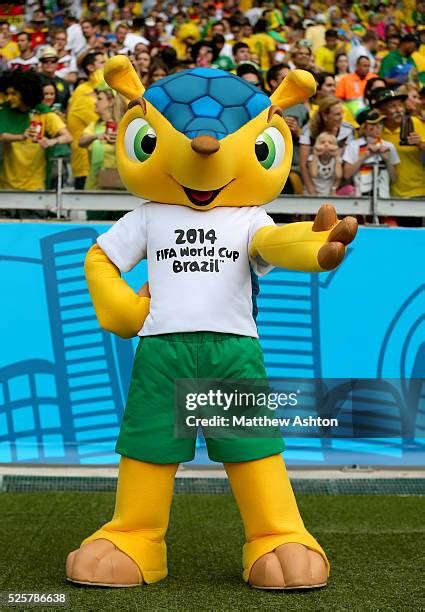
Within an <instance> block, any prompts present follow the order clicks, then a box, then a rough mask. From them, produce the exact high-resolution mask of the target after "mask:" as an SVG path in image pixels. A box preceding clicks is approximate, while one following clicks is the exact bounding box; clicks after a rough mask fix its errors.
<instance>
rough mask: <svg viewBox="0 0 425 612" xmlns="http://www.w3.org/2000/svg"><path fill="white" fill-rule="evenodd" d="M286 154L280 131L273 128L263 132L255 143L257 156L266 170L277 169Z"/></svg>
mask: <svg viewBox="0 0 425 612" xmlns="http://www.w3.org/2000/svg"><path fill="white" fill-rule="evenodd" d="M284 153H285V141H284V140H283V136H282V134H281V133H280V132H279V130H278V129H276V128H274V127H271V128H267V129H266V130H264V132H262V133H261V134H260V135H259V137H258V138H257V140H256V142H255V155H256V157H257V159H258V161H259V162H260V164H261V165H262V166H263V168H265V169H266V170H270V169H272V168H276V166H278V165H279V164H280V163H281V161H282V159H283V155H284Z"/></svg>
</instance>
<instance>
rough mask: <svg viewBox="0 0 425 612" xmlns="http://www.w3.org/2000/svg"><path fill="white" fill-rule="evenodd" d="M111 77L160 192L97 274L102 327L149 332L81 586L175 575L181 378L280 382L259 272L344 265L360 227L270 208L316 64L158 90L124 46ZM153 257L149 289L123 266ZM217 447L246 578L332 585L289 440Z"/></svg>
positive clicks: (117, 238) (74, 573) (133, 183)
mask: <svg viewBox="0 0 425 612" xmlns="http://www.w3.org/2000/svg"><path fill="white" fill-rule="evenodd" d="M105 80H106V81H107V83H108V84H109V86H110V87H111V88H113V89H114V90H116V91H118V92H119V93H120V94H122V95H123V96H125V97H126V98H127V99H128V100H129V104H128V109H127V112H126V113H125V115H124V117H123V118H122V120H121V122H120V126H119V132H118V137H117V145H116V146H117V160H118V169H119V172H120V176H121V178H122V181H123V182H124V184H125V185H126V187H127V189H128V190H129V191H130V192H131V193H133V194H135V195H137V196H140V197H142V198H144V199H147V200H149V202H147V203H145V204H142V205H141V206H139V207H138V208H136V209H135V210H133V211H132V212H130V213H128V214H126V215H125V216H124V217H123V218H122V219H120V220H119V221H118V222H117V223H116V224H115V225H114V226H113V227H112V228H111V229H110V230H109V231H107V232H106V233H104V234H103V235H101V236H100V237H99V238H98V241H97V244H96V245H94V246H93V247H92V248H91V249H90V251H89V253H88V255H87V258H86V264H85V272H86V277H87V282H88V286H89V290H90V294H91V297H92V300H93V304H94V307H95V310H96V314H97V317H98V320H99V323H100V325H101V327H103V328H104V329H106V330H109V331H111V332H113V333H116V334H119V335H120V336H123V337H127V338H130V337H132V336H136V335H139V336H140V341H139V345H138V348H137V352H136V356H135V361H134V366H133V374H132V381H131V385H130V390H129V396H128V400H127V405H126V409H125V414H124V418H123V423H122V425H121V430H120V434H119V438H118V442H117V447H116V450H117V452H118V453H119V454H120V455H121V461H120V467H119V477H118V485H117V493H116V505H115V512H114V515H113V518H112V520H111V521H110V522H108V523H106V524H105V525H103V526H102V527H101V528H100V529H99V530H98V531H96V532H95V533H93V534H92V535H90V536H89V537H88V538H86V539H85V540H84V541H83V542H82V544H81V547H80V548H79V549H78V550H74V551H73V552H71V553H70V554H69V555H68V559H67V567H66V570H67V577H68V579H69V580H70V581H72V582H75V583H80V584H86V585H103V586H110V587H130V586H138V585H142V584H146V583H153V582H157V581H159V580H162V579H163V578H165V577H166V576H167V554H166V545H165V540H164V538H165V534H166V531H167V527H168V520H169V513H170V507H171V502H172V495H173V483H174V477H175V474H176V471H177V467H178V464H179V463H180V462H187V461H191V460H192V459H193V457H194V453H195V439H194V438H193V439H179V438H177V437H176V436H175V435H174V384H175V381H176V380H177V379H188V378H191V379H197V378H214V379H226V378H233V379H244V378H251V379H252V378H266V376H267V375H266V371H265V368H264V361H263V355H262V351H261V348H260V345H259V342H258V334H257V329H256V325H255V320H254V318H253V304H252V283H251V269H252V270H254V272H256V273H257V274H259V275H261V274H264V273H266V272H267V271H269V270H270V269H271V268H272V267H273V266H280V267H284V268H288V269H291V270H303V271H308V272H320V271H324V270H330V269H333V268H335V267H336V266H338V265H339V263H340V262H341V261H342V259H343V257H344V253H345V247H346V245H347V244H348V243H349V242H351V240H353V238H354V236H355V233H356V229H357V223H356V220H355V219H353V218H350V217H347V218H345V219H343V220H342V221H338V219H337V217H336V214H335V211H334V209H333V207H332V206H330V205H324V206H322V207H321V209H320V211H319V212H318V214H317V216H316V219H315V220H314V222H300V223H293V224H288V225H285V226H279V227H278V226H276V225H275V224H274V222H273V220H272V219H271V218H270V217H269V216H268V215H267V214H266V212H265V210H264V209H263V208H261V205H262V204H265V203H267V202H269V201H271V200H273V199H274V198H276V197H277V196H278V194H279V193H280V192H281V190H282V186H283V185H284V183H285V180H286V178H287V176H288V173H289V170H290V167H291V161H292V140H291V135H290V132H289V129H288V127H287V125H286V123H285V121H284V119H283V117H282V110H283V109H285V108H288V107H290V106H292V105H294V104H297V103H300V102H303V101H304V100H306V99H307V98H309V97H310V96H311V95H312V94H313V93H314V91H315V81H314V79H313V77H312V75H311V74H309V73H307V72H304V71H300V70H295V71H293V72H290V73H289V75H288V76H287V77H286V78H285V79H284V81H283V82H282V83H281V84H280V85H279V87H278V88H277V90H276V91H275V92H274V93H273V95H272V96H271V97H270V98H269V97H267V96H266V95H265V94H264V93H263V92H261V91H260V90H258V89H257V88H256V87H254V86H253V85H251V84H249V83H247V82H246V81H243V80H241V79H240V78H238V77H236V76H234V75H231V74H228V73H226V72H222V71H221V70H218V69H217V70H214V69H209V68H194V69H191V70H185V71H183V72H178V73H176V74H173V75H171V76H168V77H166V78H164V79H161V80H160V81H158V82H156V83H154V84H153V85H152V86H151V87H149V88H148V89H147V90H146V91H145V90H144V87H143V85H142V84H141V82H140V80H139V78H138V76H137V74H136V72H135V70H134V68H133V67H132V65H131V63H130V61H129V60H128V59H127V58H126V57H123V56H116V57H114V58H112V59H110V60H109V61H108V63H107V64H106V67H105ZM145 258H146V259H147V262H148V277H149V290H147V289H144V288H143V287H142V289H141V290H140V291H139V293H138V294H136V293H135V292H134V291H133V290H132V289H131V288H130V287H129V286H128V285H127V284H126V282H125V281H124V280H123V279H122V278H121V275H120V273H121V272H127V271H129V270H131V269H132V268H133V267H134V266H135V265H136V264H137V263H138V262H139V261H141V260H142V259H145ZM144 287H145V286H144ZM206 443H207V448H208V453H209V456H210V458H211V459H212V460H214V461H218V462H223V463H224V468H225V470H226V472H227V476H228V478H229V481H230V485H231V488H232V491H233V494H234V496H235V498H236V502H237V504H238V506H239V510H240V513H241V517H242V520H243V523H244V527H245V534H246V543H245V545H244V548H243V578H244V580H245V581H247V582H248V583H249V584H250V585H251V586H253V587H257V588H261V589H300V588H316V587H323V586H325V585H326V582H327V578H328V574H329V563H328V560H327V558H326V555H325V553H324V551H323V549H322V548H321V546H320V544H319V543H318V542H317V541H316V540H315V538H314V537H313V536H312V535H311V534H310V533H309V532H308V531H307V529H306V528H305V526H304V523H303V521H302V519H301V516H300V514H299V511H298V508H297V504H296V501H295V497H294V494H293V492H292V488H291V485H290V482H289V480H288V476H287V473H286V469H285V465H284V462H283V459H282V455H281V452H282V450H283V442H282V440H281V439H280V438H267V439H266V438H252V437H251V438H245V439H243V438H241V437H240V438H238V439H233V440H228V439H218V438H215V439H214V438H207V439H206Z"/></svg>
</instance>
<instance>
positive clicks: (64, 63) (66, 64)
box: [55, 53, 78, 79]
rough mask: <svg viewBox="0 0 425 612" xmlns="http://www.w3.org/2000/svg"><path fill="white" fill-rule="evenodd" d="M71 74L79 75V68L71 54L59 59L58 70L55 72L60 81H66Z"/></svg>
mask: <svg viewBox="0 0 425 612" xmlns="http://www.w3.org/2000/svg"><path fill="white" fill-rule="evenodd" d="M70 72H76V73H78V68H77V62H76V60H75V58H74V57H72V55H71V54H70V53H67V54H66V55H64V56H63V57H60V58H59V59H58V69H57V70H56V72H55V76H57V77H59V78H60V79H66V77H67V76H68V74H69V73H70Z"/></svg>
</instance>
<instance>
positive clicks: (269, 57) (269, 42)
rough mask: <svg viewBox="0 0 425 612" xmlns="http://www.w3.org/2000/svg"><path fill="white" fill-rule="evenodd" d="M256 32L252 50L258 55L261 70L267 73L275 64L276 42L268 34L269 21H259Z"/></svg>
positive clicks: (253, 36)
mask: <svg viewBox="0 0 425 612" xmlns="http://www.w3.org/2000/svg"><path fill="white" fill-rule="evenodd" d="M254 32H255V33H254V34H253V35H252V36H251V42H252V48H253V49H254V50H255V53H256V54H257V55H258V58H259V60H260V66H261V69H262V70H265V71H267V70H268V69H269V68H270V66H271V65H272V63H273V54H274V52H275V51H276V42H275V40H274V39H273V38H272V37H271V36H269V35H268V34H267V21H266V20H265V19H259V20H258V21H257V23H256V24H255V28H254Z"/></svg>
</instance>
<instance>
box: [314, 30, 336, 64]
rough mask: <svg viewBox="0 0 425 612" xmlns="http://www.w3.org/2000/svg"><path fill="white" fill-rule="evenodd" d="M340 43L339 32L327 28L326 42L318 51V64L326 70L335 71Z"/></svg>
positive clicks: (316, 61)
mask: <svg viewBox="0 0 425 612" xmlns="http://www.w3.org/2000/svg"><path fill="white" fill-rule="evenodd" d="M337 45H338V32H337V31H336V30H326V33H325V44H324V45H323V46H322V47H319V49H318V50H317V51H316V54H315V63H316V66H319V68H322V70H324V71H325V72H330V73H332V74H333V73H334V72H335V54H336V48H337Z"/></svg>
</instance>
